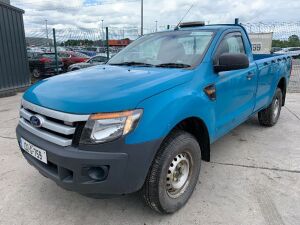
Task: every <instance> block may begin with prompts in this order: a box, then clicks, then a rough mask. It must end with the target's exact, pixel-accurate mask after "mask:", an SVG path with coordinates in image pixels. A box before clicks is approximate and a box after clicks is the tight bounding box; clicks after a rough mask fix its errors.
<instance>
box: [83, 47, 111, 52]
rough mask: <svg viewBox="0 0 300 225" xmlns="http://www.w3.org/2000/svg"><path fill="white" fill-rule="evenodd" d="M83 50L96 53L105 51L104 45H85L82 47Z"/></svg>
mask: <svg viewBox="0 0 300 225" xmlns="http://www.w3.org/2000/svg"><path fill="white" fill-rule="evenodd" d="M83 50H84V51H91V52H96V53H105V52H106V47H93V46H92V47H85V48H83Z"/></svg>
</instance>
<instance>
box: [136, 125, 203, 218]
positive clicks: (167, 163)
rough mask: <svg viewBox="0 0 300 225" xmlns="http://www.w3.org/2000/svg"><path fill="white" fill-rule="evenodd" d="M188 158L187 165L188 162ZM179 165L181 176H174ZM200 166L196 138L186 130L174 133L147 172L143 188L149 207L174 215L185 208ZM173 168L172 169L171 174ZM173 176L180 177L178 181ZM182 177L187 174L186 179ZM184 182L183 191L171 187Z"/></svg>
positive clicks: (163, 145)
mask: <svg viewBox="0 0 300 225" xmlns="http://www.w3.org/2000/svg"><path fill="white" fill-rule="evenodd" d="M180 156H181V157H180ZM175 159H176V162H175V161H174V160H175ZM187 159H188V160H189V163H188V164H186V161H185V160H187ZM177 160H178V161H177ZM173 163H174V164H173ZM176 163H177V164H176ZM175 164H176V167H175ZM182 165H185V166H182ZM172 166H173V167H172ZM178 166H179V170H178V171H179V173H176V174H175V171H177V170H176V168H177V167H178ZM181 166H182V167H183V169H182V167H181ZM174 167H175V168H174ZM200 167H201V150H200V146H199V144H198V142H197V140H196V139H195V137H194V136H192V135H191V134H189V133H187V132H185V131H181V130H175V131H173V132H172V133H171V134H170V135H169V136H168V137H167V138H166V139H165V141H164V142H163V144H162V146H161V147H160V149H159V151H158V153H157V155H156V157H155V159H154V161H153V164H152V166H151V168H150V170H149V172H148V175H147V178H146V181H145V184H144V187H143V189H142V193H143V197H144V200H145V202H146V204H147V205H148V206H150V207H151V208H152V209H154V210H155V211H157V212H159V213H174V212H176V211H177V210H179V209H180V208H182V207H183V206H184V205H185V204H186V202H187V201H188V200H189V198H190V197H191V195H192V193H193V191H194V188H195V186H196V184H197V182H198V178H199V173H200ZM187 168H189V169H188V172H186V171H187ZM170 169H172V170H173V172H172V173H171V170H170ZM174 174H175V175H178V174H179V178H178V177H177V178H176V176H175V175H174ZM183 174H188V175H187V178H186V177H185V175H183ZM172 175H174V176H175V178H174V179H175V180H176V181H174V179H172V181H170V176H172ZM185 179H186V181H185ZM176 182H178V183H176ZM183 182H184V184H183V186H182V189H179V190H176V189H174V188H173V186H172V185H171V184H170V183H172V184H173V183H174V184H175V185H177V184H179V183H183ZM176 191H178V192H177V194H176Z"/></svg>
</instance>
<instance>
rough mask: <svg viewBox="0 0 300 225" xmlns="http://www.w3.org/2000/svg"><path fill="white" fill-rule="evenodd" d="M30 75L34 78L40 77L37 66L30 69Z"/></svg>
mask: <svg viewBox="0 0 300 225" xmlns="http://www.w3.org/2000/svg"><path fill="white" fill-rule="evenodd" d="M32 76H33V77H34V78H40V77H41V71H40V70H39V69H38V68H35V69H33V70H32Z"/></svg>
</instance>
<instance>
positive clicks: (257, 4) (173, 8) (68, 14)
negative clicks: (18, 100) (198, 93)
mask: <svg viewBox="0 0 300 225" xmlns="http://www.w3.org/2000/svg"><path fill="white" fill-rule="evenodd" d="M193 3H195V5H194V7H193V8H192V9H191V11H190V13H189V14H188V15H187V16H186V18H185V19H184V21H193V20H202V21H209V22H210V23H229V22H233V20H234V18H235V17H239V18H240V21H241V22H244V23H246V22H250V23H254V22H272V21H276V22H282V21H285V22H290V21H299V20H300V17H299V14H300V0H288V1H285V0H214V1H212V0H200V1H195V0H144V24H145V27H150V26H152V27H154V26H155V22H154V21H156V20H157V21H158V24H159V25H167V24H176V23H177V22H178V21H179V20H180V18H181V17H182V16H183V15H184V14H185V13H186V11H187V10H188V8H189V7H190V6H191V5H192V4H193ZM11 4H12V5H14V6H17V7H19V8H22V9H24V10H25V15H24V21H25V27H26V29H30V28H42V27H44V25H45V20H46V19H47V20H48V24H49V26H50V27H56V28H65V27H76V28H99V26H100V24H101V20H102V19H103V20H104V26H107V25H109V26H139V24H140V0H127V1H126V0H119V1H118V0H71V1H70V0H67V1H64V0H11Z"/></svg>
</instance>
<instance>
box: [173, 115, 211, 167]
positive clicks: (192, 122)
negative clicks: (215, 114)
mask: <svg viewBox="0 0 300 225" xmlns="http://www.w3.org/2000/svg"><path fill="white" fill-rule="evenodd" d="M175 129H180V130H184V131H186V132H188V133H190V134H192V135H193V136H194V137H195V138H196V139H197V141H198V143H199V146H200V149H201V155H202V159H203V160H204V161H207V162H209V161H210V137H209V132H208V129H207V126H206V124H205V123H204V121H203V120H202V119H200V118H198V117H188V118H185V119H183V120H181V121H180V122H179V123H177V124H176V125H175V126H174V127H173V129H172V130H171V131H170V133H171V132H172V131H173V130H175ZM167 136H168V135H167Z"/></svg>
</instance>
